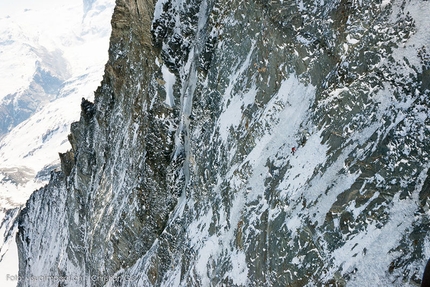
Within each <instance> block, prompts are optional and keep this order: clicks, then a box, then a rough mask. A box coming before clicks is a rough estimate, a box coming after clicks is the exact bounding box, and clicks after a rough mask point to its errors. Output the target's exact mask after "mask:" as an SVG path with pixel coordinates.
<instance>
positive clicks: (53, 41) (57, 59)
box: [0, 0, 113, 208]
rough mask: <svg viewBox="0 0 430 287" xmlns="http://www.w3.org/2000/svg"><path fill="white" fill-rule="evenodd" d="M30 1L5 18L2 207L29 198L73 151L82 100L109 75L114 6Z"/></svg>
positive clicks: (0, 94) (0, 40)
mask: <svg viewBox="0 0 430 287" xmlns="http://www.w3.org/2000/svg"><path fill="white" fill-rule="evenodd" d="M24 2H25V1H24ZM24 2H22V3H21V2H20V3H16V6H18V7H21V6H22V7H21V9H20V10H15V11H14V13H11V14H10V15H9V14H7V15H3V14H2V17H1V18H0V22H1V25H0V27H2V28H1V29H0V67H1V68H0V71H1V77H0V86H1V89H0V159H1V160H0V189H1V190H0V206H1V207H2V208H9V207H11V208H13V207H16V206H19V205H22V204H23V203H25V201H26V200H27V199H28V197H29V194H30V193H31V192H32V191H33V190H35V189H36V188H38V187H40V186H42V185H43V184H46V182H47V180H49V174H50V171H51V170H52V169H54V168H55V166H59V159H58V152H59V151H63V152H64V151H66V150H67V149H69V148H70V145H69V143H68V142H67V139H66V137H67V134H68V133H69V127H70V124H71V123H72V122H73V121H75V120H76V119H78V118H79V102H80V101H81V98H82V97H87V98H92V95H93V91H94V90H95V89H96V87H97V85H99V83H100V79H101V78H102V74H103V67H104V64H105V62H106V59H107V53H103V52H102V51H103V50H105V49H107V46H108V44H107V43H108V38H109V35H110V25H109V21H110V17H111V15H112V14H111V13H112V10H113V3H112V1H105V0H100V1H91V2H88V1H85V2H84V3H83V2H81V1H75V2H74V3H73V2H72V3H70V2H68V1H66V3H64V1H63V2H61V1H51V2H52V3H48V2H49V1H48V2H43V3H40V5H39V6H38V5H36V6H34V5H33V4H34V3H27V4H28V6H27V4H25V3H24ZM2 5H5V7H3V8H5V9H6V11H7V9H9V7H8V6H7V4H5V3H3V4H2ZM84 6H85V7H84ZM84 8H85V10H84ZM9 10H12V11H13V9H9ZM3 13H5V12H4V10H3Z"/></svg>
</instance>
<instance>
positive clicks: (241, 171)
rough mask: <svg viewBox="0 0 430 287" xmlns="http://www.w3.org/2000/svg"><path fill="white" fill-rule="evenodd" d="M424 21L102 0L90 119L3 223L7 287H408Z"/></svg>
mask: <svg viewBox="0 0 430 287" xmlns="http://www.w3.org/2000/svg"><path fill="white" fill-rule="evenodd" d="M428 8H429V4H428V2H425V1H417V2H402V1H393V2H392V3H389V2H386V1H383V3H380V4H377V3H373V2H371V1H355V2H348V1H330V2H328V3H317V2H313V1H298V2H284V1H270V2H269V1H251V2H249V1H245V2H243V1H205V0H195V1H186V2H182V1H159V2H157V3H152V2H150V1H143V0H137V1H131V0H130V1H129V0H120V1H117V7H116V9H115V12H114V16H113V20H112V26H113V33H112V38H111V47H110V51H109V52H110V59H109V62H108V64H107V65H106V74H105V77H104V80H103V83H102V85H101V87H100V88H99V89H98V90H97V92H96V97H95V102H94V104H93V103H91V102H88V101H86V100H83V101H82V104H81V107H82V115H81V120H80V121H79V122H78V123H75V124H73V125H72V128H71V135H70V137H69V140H70V142H71V144H72V150H71V151H70V152H68V153H66V154H63V155H62V156H61V159H62V172H60V173H57V174H53V177H52V179H51V182H50V184H49V185H48V186H46V187H45V188H43V189H41V190H39V191H37V192H36V193H35V194H34V195H33V196H32V198H31V199H30V200H29V201H28V203H27V207H26V209H25V210H24V211H23V212H22V215H21V218H20V222H19V229H20V231H19V234H18V237H17V243H18V247H19V252H20V271H21V272H22V275H23V277H22V278H21V279H22V280H21V281H20V285H21V286H31V281H30V280H28V277H26V276H41V275H42V276H43V275H45V276H74V275H78V277H77V278H75V280H59V284H60V285H64V286H68V285H70V286H75V285H78V286H81V285H82V284H85V285H96V286H105V285H106V286H178V285H184V286H212V285H225V286H242V285H249V286H266V285H267V286H269V285H273V286H306V285H307V286H323V285H327V286H345V285H347V286H389V285H395V286H416V285H419V283H420V277H421V274H422V271H423V269H424V265H425V262H426V261H427V257H429V256H430V249H429V248H428V246H430V245H429V237H428V231H429V225H428V222H429V218H428V210H429V208H428V207H429V204H428V193H429V184H430V183H429V179H428V178H429V177H428V175H429V171H428V167H429V163H428V150H429V144H428V141H427V140H426V139H427V138H428V136H429V120H428V116H429V106H428V96H429V95H428V93H429V84H428V69H429V56H428V54H427V49H428V45H429V42H428V40H427V39H426V27H427V28H428V27H430V25H429V22H428V20H426V17H427V16H426V14H425V12H423V11H426V9H428ZM292 147H295V149H296V151H295V152H292ZM44 282H45V283H43V281H42V283H41V284H42V285H43V284H45V285H46V286H48V285H49V284H51V283H52V282H48V281H44Z"/></svg>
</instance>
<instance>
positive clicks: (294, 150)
mask: <svg viewBox="0 0 430 287" xmlns="http://www.w3.org/2000/svg"><path fill="white" fill-rule="evenodd" d="M291 153H292V154H293V155H294V154H295V153H296V147H294V146H293V147H292V148H291Z"/></svg>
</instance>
